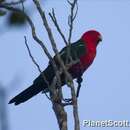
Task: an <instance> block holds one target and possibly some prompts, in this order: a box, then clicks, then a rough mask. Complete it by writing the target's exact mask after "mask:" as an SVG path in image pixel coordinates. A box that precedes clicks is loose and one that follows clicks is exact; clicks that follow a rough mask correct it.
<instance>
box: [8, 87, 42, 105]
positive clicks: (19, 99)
mask: <svg viewBox="0 0 130 130" xmlns="http://www.w3.org/2000/svg"><path fill="white" fill-rule="evenodd" d="M42 90H43V88H42V87H41V86H36V85H32V86H30V87H29V88H27V89H25V90H24V91H23V92H21V93H20V94H18V95H17V96H15V97H14V98H13V99H11V100H10V101H9V104H11V103H14V104H15V105H18V104H20V103H23V102H25V101H27V100H29V99H30V98H31V97H33V96H35V95H36V94H38V93H39V92H41V91H42Z"/></svg>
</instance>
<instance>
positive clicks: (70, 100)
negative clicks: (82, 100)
mask: <svg viewBox="0 0 130 130" xmlns="http://www.w3.org/2000/svg"><path fill="white" fill-rule="evenodd" d="M63 101H64V102H65V103H70V102H72V98H65V99H63Z"/></svg>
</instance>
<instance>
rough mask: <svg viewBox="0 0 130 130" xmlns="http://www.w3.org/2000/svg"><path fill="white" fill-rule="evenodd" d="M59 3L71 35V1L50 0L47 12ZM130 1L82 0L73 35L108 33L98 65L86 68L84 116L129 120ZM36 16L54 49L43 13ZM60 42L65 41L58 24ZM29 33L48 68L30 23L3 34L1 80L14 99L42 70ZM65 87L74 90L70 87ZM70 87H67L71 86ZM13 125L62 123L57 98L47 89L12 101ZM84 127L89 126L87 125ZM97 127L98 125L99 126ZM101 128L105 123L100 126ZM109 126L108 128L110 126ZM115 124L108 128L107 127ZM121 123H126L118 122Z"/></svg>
mask: <svg viewBox="0 0 130 130" xmlns="http://www.w3.org/2000/svg"><path fill="white" fill-rule="evenodd" d="M52 7H54V8H55V12H56V14H57V18H58V20H59V24H60V26H61V28H62V29H63V31H64V33H65V35H67V32H68V28H67V15H68V12H69V8H68V7H69V6H68V5H67V2H66V0H62V2H61V1H58V0H57V1H49V0H48V1H47V2H46V3H45V5H44V8H45V10H46V12H48V11H50V10H51V8H52ZM129 12H130V2H129V1H127V0H126V1H125V2H124V1H123V0H115V1H112V0H110V1H109V0H104V1H103V0H97V1H94V0H92V1H90V0H79V12H78V16H77V19H76V21H75V25H74V27H75V28H74V33H73V38H72V41H76V40H78V39H79V38H80V37H81V35H82V34H83V33H84V32H85V31H87V30H89V29H96V30H98V31H99V32H100V33H101V34H102V36H103V42H102V43H101V44H100V45H99V46H98V48H97V57H96V59H95V61H94V63H93V64H92V66H91V67H90V68H89V69H88V70H87V71H86V72H85V74H84V76H83V78H84V81H83V83H82V88H81V91H80V96H79V99H78V104H79V116H80V121H81V123H82V121H83V120H85V119H86V120H110V119H112V120H129V121H130V102H129V98H130V95H129V91H130V82H129V77H130V69H129V66H130V60H129V59H130V51H129V49H130V36H129V35H130V16H129ZM33 20H35V25H36V27H37V31H38V34H39V36H40V37H41V39H42V40H43V41H45V43H46V45H47V47H48V49H49V51H50V52H51V53H52V50H51V46H50V43H49V40H48V39H47V34H46V32H45V29H44V28H43V26H42V24H41V20H40V17H39V16H38V14H37V13H35V14H33ZM49 23H50V24H51V27H52V29H53V32H54V35H55V38H56V41H57V44H58V48H59V49H61V48H62V47H63V46H64V43H63V41H62V39H61V38H60V36H59V35H58V33H57V32H56V30H55V28H54V27H53V24H52V23H51V22H49ZM24 35H26V36H27V38H28V43H29V46H30V48H31V50H32V53H33V55H34V57H35V58H36V60H37V62H38V63H39V65H40V66H41V68H42V69H44V68H45V67H46V66H47V64H48V60H47V58H46V57H45V55H43V52H42V50H41V49H40V47H39V46H38V45H37V44H36V43H35V42H34V41H33V40H32V36H31V33H30V29H29V28H24V29H22V30H15V29H11V30H10V31H9V32H6V33H5V34H3V35H0V43H1V47H0V59H1V67H0V74H1V77H0V81H1V83H2V84H3V85H4V86H6V87H8V88H7V89H9V88H10V89H9V90H10V91H9V92H8V99H7V103H8V101H9V99H10V98H11V97H13V96H15V95H16V94H18V93H19V92H20V91H22V90H23V89H25V88H27V87H28V86H30V85H31V84H32V82H33V80H34V79H35V78H36V77H37V76H38V75H39V73H38V71H37V69H36V67H35V66H34V65H33V63H32V62H31V59H30V58H29V56H28V53H27V50H26V47H25V44H24V38H23V36H24ZM16 76H19V77H21V81H19V80H18V79H17V80H18V81H16V83H15V89H14V88H13V86H9V84H10V82H11V81H12V79H13V78H14V77H16ZM64 90H65V91H69V89H67V88H66V87H65V89H64ZM66 93H67V92H66ZM7 108H8V114H9V115H8V116H9V121H10V127H11V130H27V129H30V130H36V129H39V130H42V129H47V130H51V129H58V126H57V122H56V119H55V116H54V113H53V111H52V109H51V103H50V101H48V99H47V98H46V97H45V96H44V95H41V94H39V95H37V96H35V97H34V98H33V99H31V100H29V101H28V102H26V103H24V104H22V105H19V106H17V107H16V106H13V105H7ZM66 110H67V111H68V114H69V115H68V119H69V129H70V130H72V128H73V120H72V117H71V116H72V114H71V112H72V108H71V107H67V108H66ZM81 129H82V130H88V129H90V128H84V127H83V126H82V125H81ZM93 129H95V130H96V129H97V128H93ZM98 129H99V130H100V129H102V128H98ZM104 129H105V128H104ZM109 129H111V130H114V129H115V128H107V130H109ZM118 129H120V128H118Z"/></svg>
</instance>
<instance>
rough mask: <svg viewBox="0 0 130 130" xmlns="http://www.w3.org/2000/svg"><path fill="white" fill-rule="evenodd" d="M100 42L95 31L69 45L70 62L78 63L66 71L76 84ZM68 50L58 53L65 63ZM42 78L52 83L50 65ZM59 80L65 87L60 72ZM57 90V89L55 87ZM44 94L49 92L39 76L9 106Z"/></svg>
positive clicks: (53, 73) (63, 77) (98, 35)
mask: <svg viewBox="0 0 130 130" xmlns="http://www.w3.org/2000/svg"><path fill="white" fill-rule="evenodd" d="M101 41H102V35H101V34H100V33H99V32H98V31H96V30H88V31H86V32H85V33H83V35H82V36H81V38H80V39H79V40H77V41H76V42H74V43H71V44H70V54H71V57H72V60H79V62H77V63H75V64H73V65H72V66H69V68H68V69H67V70H68V72H69V74H70V75H71V76H72V79H73V80H74V79H77V82H78V83H79V84H80V83H81V82H82V80H83V79H82V76H83V73H84V72H85V71H86V70H87V69H88V67H89V66H90V65H91V64H92V63H93V61H94V59H95V56H96V48H97V45H98V44H99V42H101ZM67 53H68V49H67V46H66V47H64V48H63V49H61V51H60V52H59V55H60V57H61V59H62V61H63V62H64V63H65V62H66V60H67V58H68V55H67ZM53 59H54V61H55V62H56V64H57V66H58V63H57V61H56V55H55V56H54V57H53ZM43 73H44V76H45V77H46V80H47V82H48V83H49V85H51V83H52V82H53V78H54V77H55V70H54V67H53V66H52V64H51V63H50V61H49V63H48V66H47V67H46V69H45V70H44V71H43ZM60 79H61V86H60V87H62V86H64V85H66V80H65V75H64V73H63V72H62V73H61V74H60ZM80 87H81V84H80V85H79V88H78V89H77V97H78V95H79V90H80ZM55 88H56V89H57V88H58V87H57V86H55ZM40 92H42V93H46V92H49V88H48V85H47V83H46V82H45V80H44V78H43V75H42V74H40V75H39V76H38V77H37V78H36V79H35V80H34V81H33V84H32V85H31V86H30V87H28V88H27V89H25V90H24V91H23V92H21V93H20V94H18V95H17V96H15V97H14V98H12V99H11V100H10V101H9V104H11V103H14V104H15V105H18V104H20V103H23V102H25V101H27V100H29V99H30V98H32V97H34V96H35V95H37V94H38V93H40Z"/></svg>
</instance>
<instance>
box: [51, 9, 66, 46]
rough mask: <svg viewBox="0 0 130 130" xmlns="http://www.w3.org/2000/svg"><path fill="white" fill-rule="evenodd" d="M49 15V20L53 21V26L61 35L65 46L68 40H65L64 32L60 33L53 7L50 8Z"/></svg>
mask: <svg viewBox="0 0 130 130" xmlns="http://www.w3.org/2000/svg"><path fill="white" fill-rule="evenodd" d="M49 16H50V17H51V20H52V21H53V23H54V25H55V27H56V28H57V31H58V32H59V34H60V35H61V37H62V39H63V41H64V43H65V44H66V46H67V45H68V42H67V40H66V38H65V36H64V34H63V33H62V31H61V29H60V27H59V24H58V22H57V19H56V15H55V11H54V9H52V13H49Z"/></svg>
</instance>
